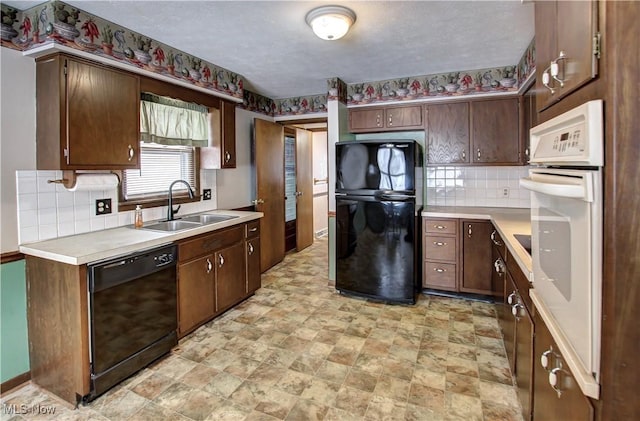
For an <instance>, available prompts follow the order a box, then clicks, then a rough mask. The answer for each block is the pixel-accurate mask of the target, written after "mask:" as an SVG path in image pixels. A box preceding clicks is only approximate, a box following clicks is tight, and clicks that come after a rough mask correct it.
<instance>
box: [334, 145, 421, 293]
mask: <svg viewBox="0 0 640 421" xmlns="http://www.w3.org/2000/svg"><path fill="white" fill-rule="evenodd" d="M420 156H421V154H420V145H419V144H418V143H417V142H415V141H412V140H397V141H396V140H370V141H347V142H338V143H336V196H335V199H336V244H335V246H336V248H335V249H336V258H337V259H336V260H337V261H336V289H337V290H338V291H340V292H341V293H344V294H351V295H356V296H361V297H366V298H373V299H378V300H382V301H386V302H391V303H403V304H415V302H416V295H417V292H418V278H419V277H418V275H419V265H417V262H418V261H419V260H418V254H419V244H420V242H419V241H418V237H419V234H420V229H419V218H418V215H417V211H418V209H416V197H415V193H416V190H415V169H416V168H415V167H416V164H417V163H419V162H421V161H420V159H421V158H420Z"/></svg>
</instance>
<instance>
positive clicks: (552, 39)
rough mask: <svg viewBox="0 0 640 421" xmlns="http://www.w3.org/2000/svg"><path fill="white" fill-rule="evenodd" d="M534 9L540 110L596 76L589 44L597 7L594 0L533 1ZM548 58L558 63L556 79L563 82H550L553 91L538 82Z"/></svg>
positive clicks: (593, 58) (548, 63) (595, 28)
mask: <svg viewBox="0 0 640 421" xmlns="http://www.w3.org/2000/svg"><path fill="white" fill-rule="evenodd" d="M535 9H536V11H535V13H536V19H535V21H536V55H537V57H538V59H537V60H536V61H537V63H538V65H537V66H536V67H537V70H536V72H537V77H538V80H539V82H538V89H537V91H538V104H537V105H538V109H539V110H543V109H545V108H547V107H548V106H549V105H551V104H553V103H554V102H556V101H558V100H559V99H560V98H563V97H565V96H566V95H568V94H569V93H571V92H573V91H575V90H576V89H578V88H579V87H580V86H582V85H584V84H585V83H587V82H589V81H590V80H591V79H593V78H594V77H596V76H597V74H598V59H597V57H596V55H595V54H594V49H593V44H594V36H595V34H596V32H597V27H598V22H597V17H598V10H597V1H578V2H573V1H557V2H536V4H535ZM539 34H541V38H540V39H538V35H539ZM552 61H555V62H556V63H557V64H558V75H557V78H558V79H560V80H562V81H563V84H562V85H561V84H560V82H559V81H555V80H552V81H550V85H551V86H552V87H553V88H554V90H555V92H553V93H552V92H551V91H550V89H548V88H547V87H545V86H544V85H543V84H542V74H543V72H544V71H545V70H546V69H548V68H549V66H550V65H551V62H552Z"/></svg>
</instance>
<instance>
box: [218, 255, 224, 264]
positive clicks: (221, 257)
mask: <svg viewBox="0 0 640 421" xmlns="http://www.w3.org/2000/svg"><path fill="white" fill-rule="evenodd" d="M222 265H224V256H222V255H221V254H219V255H218V267H222Z"/></svg>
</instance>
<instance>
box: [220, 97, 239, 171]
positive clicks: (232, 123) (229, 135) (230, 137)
mask: <svg viewBox="0 0 640 421" xmlns="http://www.w3.org/2000/svg"><path fill="white" fill-rule="evenodd" d="M221 104H222V168H235V167H236V104H235V103H231V102H226V101H222V103H221Z"/></svg>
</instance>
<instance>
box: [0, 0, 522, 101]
mask: <svg viewBox="0 0 640 421" xmlns="http://www.w3.org/2000/svg"><path fill="white" fill-rule="evenodd" d="M65 2H66V3H68V4H71V5H73V6H75V7H78V8H80V9H82V10H84V11H86V12H88V13H91V14H95V15H97V16H100V17H101V18H104V19H107V20H110V21H112V22H114V23H117V24H119V25H122V26H124V27H127V28H129V29H132V30H134V31H136V32H139V33H142V34H144V35H147V36H149V37H151V38H154V39H156V40H158V41H160V42H163V43H165V44H168V45H170V46H173V47H175V48H178V49H181V50H183V51H185V52H187V53H190V54H193V55H195V56H198V57H200V58H202V59H205V60H207V61H210V62H212V63H214V64H217V65H219V66H222V67H225V68H227V69H229V70H231V71H234V72H236V73H240V74H241V75H243V76H244V78H245V85H244V86H245V88H248V89H250V90H252V91H254V92H257V93H260V94H263V95H266V96H268V97H270V98H274V99H277V98H287V97H293V96H301V95H311V94H319V93H323V92H326V89H327V86H326V80H327V79H329V78H331V77H339V78H341V79H342V80H344V81H345V82H347V83H355V82H366V81H378V80H384V79H392V78H397V77H405V76H418V75H427V74H431V73H441V72H448V71H457V70H473V69H481V68H489V67H496V66H504V65H514V64H517V62H518V60H519V59H520V57H521V56H522V54H523V53H524V51H525V49H526V48H527V46H528V45H529V42H530V41H531V39H532V38H533V35H534V14H533V4H532V3H530V2H525V3H523V2H521V0H503V1H349V2H340V3H339V4H341V5H343V6H347V7H349V8H351V9H352V10H353V11H354V12H355V13H356V15H357V20H356V23H355V25H354V26H353V27H352V29H351V31H350V32H349V33H348V34H347V35H346V36H345V37H344V38H343V39H341V40H339V41H323V40H321V39H319V38H317V37H316V36H315V35H314V34H313V32H312V31H311V28H309V27H308V26H307V24H306V23H305V20H304V18H305V15H306V13H307V12H308V11H309V10H311V9H313V8H314V7H317V6H320V5H323V4H332V2H318V1H151V0H150V1H115V0H113V1H78V0H69V1H65ZM5 3H7V4H9V5H13V6H16V7H18V8H20V9H25V8H27V7H31V6H33V5H37V4H39V3H41V2H26V1H14V2H11V1H9V2H5Z"/></svg>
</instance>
